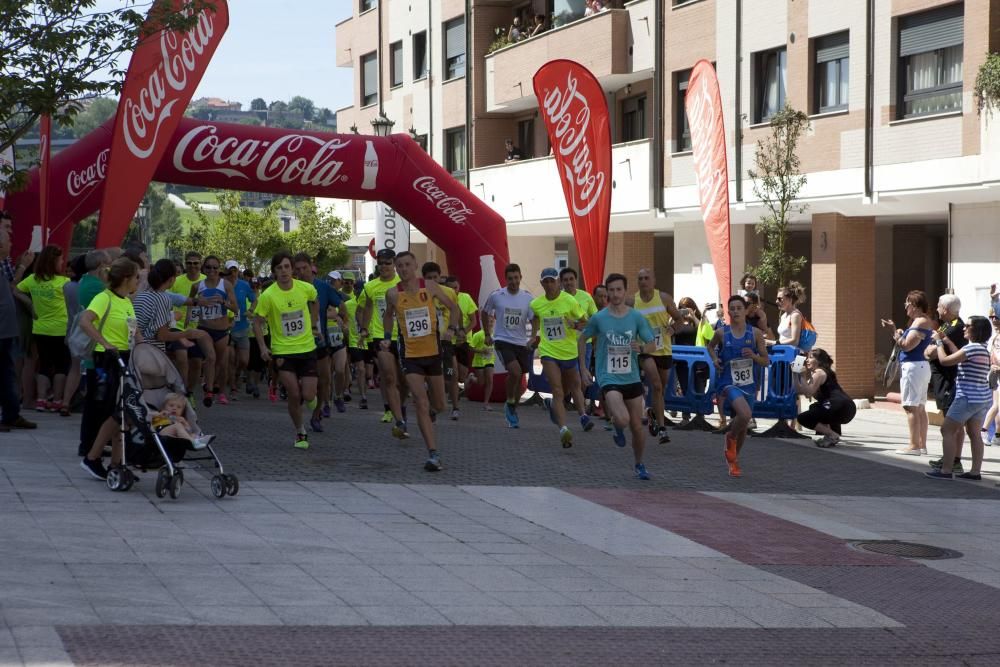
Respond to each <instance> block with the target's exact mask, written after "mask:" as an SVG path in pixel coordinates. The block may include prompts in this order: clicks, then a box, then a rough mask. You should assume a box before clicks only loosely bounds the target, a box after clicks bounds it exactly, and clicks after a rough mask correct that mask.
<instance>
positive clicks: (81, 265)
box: [59, 255, 87, 417]
mask: <svg viewBox="0 0 1000 667" xmlns="http://www.w3.org/2000/svg"><path fill="white" fill-rule="evenodd" d="M69 267H70V273H71V276H70V282H68V283H66V284H65V285H63V296H64V297H65V298H66V315H67V320H66V321H67V322H68V324H67V326H66V335H67V336H69V330H70V328H71V327H72V326H73V320H74V319H75V318H76V316H77V314H78V313H79V312H80V310H81V308H80V298H79V292H80V281H81V280H82V279H83V277H84V276H85V275H87V256H86V255H77V256H76V257H74V258H73V261H72V262H70V264H69ZM81 368H82V360H81V359H80V358H78V357H73V356H71V361H70V366H69V373H68V374H67V375H66V390H65V391H64V392H63V410H62V412H60V413H59V414H61V415H63V416H64V417H68V416H69V413H70V405H71V404H72V402H73V398H74V397H75V396H76V392H77V390H78V389H79V388H80V379H81V377H82V370H81Z"/></svg>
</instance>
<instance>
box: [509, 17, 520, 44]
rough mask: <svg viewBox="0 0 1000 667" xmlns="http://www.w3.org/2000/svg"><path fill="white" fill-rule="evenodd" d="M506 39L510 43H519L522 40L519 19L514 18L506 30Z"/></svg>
mask: <svg viewBox="0 0 1000 667" xmlns="http://www.w3.org/2000/svg"><path fill="white" fill-rule="evenodd" d="M507 37H508V38H510V41H512V42H520V41H521V40H522V39H524V33H523V32H522V31H521V19H520V18H519V17H517V16H515V17H514V21H513V22H512V23H511V24H510V28H508V29H507Z"/></svg>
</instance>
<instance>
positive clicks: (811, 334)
mask: <svg viewBox="0 0 1000 667" xmlns="http://www.w3.org/2000/svg"><path fill="white" fill-rule="evenodd" d="M799 315H800V316H801V317H802V330H801V331H800V332H799V349H800V350H802V351H803V352H808V351H809V350H811V349H813V347H815V345H816V339H817V338H818V337H819V334H817V333H816V327H814V326H813V325H812V322H810V321H809V320H807V319H806V316H805V315H802V313H799Z"/></svg>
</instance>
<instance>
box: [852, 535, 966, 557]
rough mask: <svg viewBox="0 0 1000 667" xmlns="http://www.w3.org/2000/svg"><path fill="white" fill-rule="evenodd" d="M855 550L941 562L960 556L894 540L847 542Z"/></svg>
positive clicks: (951, 552) (928, 546) (951, 551)
mask: <svg viewBox="0 0 1000 667" xmlns="http://www.w3.org/2000/svg"><path fill="white" fill-rule="evenodd" d="M848 544H850V545H851V546H852V547H854V548H855V549H860V550H861V551H870V552H871V553H876V554H882V555H883V556H898V557H899V558H921V559H925V560H941V559H944V558H961V557H962V554H960V553H959V552H957V551H953V550H951V549H942V548H941V547H935V546H931V545H929V544H914V543H913V542H898V541H896V540H858V541H855V542H849V543H848Z"/></svg>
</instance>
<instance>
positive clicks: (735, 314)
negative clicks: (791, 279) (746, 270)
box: [708, 294, 769, 477]
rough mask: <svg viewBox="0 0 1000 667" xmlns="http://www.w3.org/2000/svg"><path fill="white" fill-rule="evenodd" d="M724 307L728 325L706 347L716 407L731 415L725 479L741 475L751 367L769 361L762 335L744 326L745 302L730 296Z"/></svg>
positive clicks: (750, 408) (750, 400)
mask: <svg viewBox="0 0 1000 667" xmlns="http://www.w3.org/2000/svg"><path fill="white" fill-rule="evenodd" d="M726 306H727V308H728V309H729V321H730V323H729V324H725V325H723V326H722V327H721V328H719V329H716V330H715V335H714V336H712V340H711V341H710V342H709V344H708V353H709V354H710V355H711V356H712V361H713V362H714V363H715V367H716V369H718V371H719V376H718V377H719V379H718V382H717V387H718V400H719V402H720V406H721V408H722V410H725V407H726V406H727V405H728V406H729V408H730V409H731V410H732V413H733V420H732V424H731V425H730V427H729V432H727V433H726V450H725V454H726V463H727V464H728V465H729V476H730V477H740V476H742V474H743V473H742V471H741V470H740V465H739V463H738V461H737V459H738V457H739V453H740V450H741V449H742V448H743V441H744V440H746V437H747V427H748V426H749V425H750V420H751V419H753V404H754V395H755V394H756V392H757V384H756V382H755V381H754V364H756V365H758V366H767V364H768V363H769V359H768V356H767V346H766V345H765V343H764V334H763V333H761V331H760V329H755V328H754V327H751V326H749V325H748V324H747V321H746V314H747V302H746V299H744V298H743V297H741V296H739V295H737V294H734V295H733V296H731V297H729V303H727V304H726ZM716 348H721V349H722V356H721V357H720V356H719V355H717V354H716V352H715V350H716ZM720 411H721V410H720Z"/></svg>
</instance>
